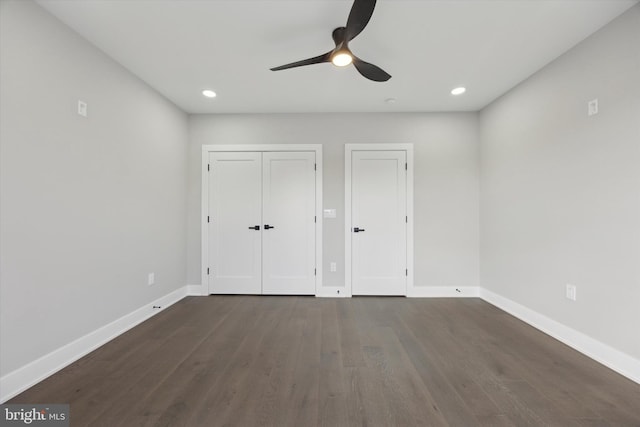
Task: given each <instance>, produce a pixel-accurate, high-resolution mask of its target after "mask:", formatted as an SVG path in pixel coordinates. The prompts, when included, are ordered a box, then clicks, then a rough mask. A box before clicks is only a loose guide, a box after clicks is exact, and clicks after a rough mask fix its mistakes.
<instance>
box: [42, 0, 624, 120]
mask: <svg viewBox="0 0 640 427" xmlns="http://www.w3.org/2000/svg"><path fill="white" fill-rule="evenodd" d="M38 3H39V4H40V5H41V6H42V7H44V8H45V9H47V10H49V11H50V12H51V13H53V14H54V15H55V16H57V17H58V18H59V19H61V20H62V21H63V22H64V23H66V24H67V25H68V26H70V27H71V28H73V29H74V30H76V31H77V32H78V33H80V34H81V35H82V36H83V37H85V38H86V39H88V40H89V41H90V42H92V43H93V44H94V45H96V46H98V47H99V48H100V49H102V50H103V51H104V52H106V53H107V54H108V55H109V56H111V57H112V58H114V59H115V60H116V61H118V62H119V63H121V64H122V65H123V66H124V67H126V68H127V69H129V70H130V71H131V72H133V73H134V74H136V75H137V76H138V77H140V78H141V79H142V80H144V81H145V82H147V83H148V84H149V85H150V86H152V87H153V88H155V89H156V90H157V91H158V92H160V93H162V94H163V95H164V96H166V97H167V98H169V99H170V100H172V101H173V102H174V103H175V104H176V105H178V106H179V107H180V108H182V109H183V110H185V111H187V112H189V113H250V112H251V113H254V112H259V113H270V112H385V111H403V112H407V111H419V112H433V111H476V110H479V109H481V108H482V107H484V106H485V105H487V104H488V103H490V102H491V101H492V100H494V99H496V98H497V97H499V96H500V95H502V94H503V93H505V92H506V91H508V90H509V89H511V88H512V87H514V86H515V85H517V84H518V83H519V82H521V81H522V80H524V79H526V78H527V77H529V76H530V75H531V74H533V73H534V72H536V71H537V70H539V69H540V68H542V67H543V66H544V65H546V64H548V63H549V62H550V61H552V60H553V59H555V58H557V57H558V56H559V55H561V54H562V53H564V52H566V51H567V50H569V49H570V48H571V47H573V46H574V45H575V44H577V43H578V42H580V41H581V40H583V39H585V38H586V37H587V36H589V35H590V34H592V33H594V32H595V31H597V30H598V29H599V28H601V27H602V26H603V25H605V24H607V23H608V22H610V21H611V20H612V19H614V18H615V17H616V16H618V15H620V14H621V13H623V12H624V11H625V10H627V9H628V8H629V7H631V6H633V5H634V4H636V3H637V1H635V0H421V1H418V0H413V1H407V0H379V1H378V3H377V6H376V10H375V12H374V15H373V18H372V19H371V21H370V23H369V26H368V27H367V28H366V29H365V30H364V31H363V32H362V33H361V34H360V35H359V36H358V37H357V38H356V39H354V40H353V42H352V43H350V46H351V48H352V50H353V52H354V53H355V54H356V55H357V56H359V57H360V58H362V59H364V60H365V61H368V62H372V63H374V64H376V65H378V66H379V67H381V68H383V69H384V70H385V71H387V72H388V73H389V74H391V75H392V76H393V78H392V79H391V80H390V81H388V82H386V83H376V82H371V81H369V80H366V79H365V78H363V77H361V76H360V75H359V74H358V73H357V71H356V70H355V69H354V68H353V67H347V69H338V68H336V67H334V66H333V65H331V64H318V65H312V66H308V67H301V68H296V69H291V70H285V71H278V72H272V71H270V70H269V68H271V67H274V66H278V65H282V64H285V63H289V62H293V61H297V60H300V59H305V58H308V57H312V56H316V55H319V54H322V53H325V52H327V51H329V50H331V49H332V48H333V47H334V45H333V41H332V40H331V31H332V30H333V29H334V28H336V27H339V26H344V25H345V23H346V20H347V16H348V14H349V10H350V8H351V4H352V2H351V1H350V0H253V1H250V0H127V1H124V0H83V1H78V0H55V1H54V0H39V1H38ZM460 85H463V86H466V87H467V88H468V91H467V93H466V94H465V95H463V96H460V97H453V96H451V95H450V93H449V92H450V90H451V89H452V88H454V87H456V86H460ZM204 88H211V89H213V90H215V91H216V92H217V93H218V97H217V98H215V99H205V98H204V97H203V96H202V95H201V91H202V89H204ZM387 98H395V99H397V101H396V102H395V103H393V104H390V103H386V102H384V100H385V99H387Z"/></svg>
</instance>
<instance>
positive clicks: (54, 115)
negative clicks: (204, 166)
mask: <svg viewBox="0 0 640 427" xmlns="http://www.w3.org/2000/svg"><path fill="white" fill-rule="evenodd" d="M0 16H1V18H0V19H1V21H0V31H1V33H0V43H1V45H0V52H1V56H2V60H1V61H0V92H1V93H2V97H1V101H0V102H1V104H0V121H1V123H2V125H1V130H0V157H1V160H0V161H1V163H0V166H1V168H0V171H1V172H0V180H1V184H0V185H1V194H2V199H1V207H0V218H1V222H0V232H1V236H2V238H1V242H0V251H1V255H2V256H1V258H0V285H1V286H0V293H1V295H0V339H1V345H0V348H1V350H0V375H5V374H7V373H9V372H11V371H13V370H15V369H17V368H19V367H21V366H23V365H25V364H27V363H29V362H31V361H33V360H35V359H37V358H39V357H41V356H43V355H45V354H47V353H49V352H50V351H52V350H55V349H57V348H59V347H61V346H63V345H65V344H67V343H69V342H71V341H73V340H74V339H76V338H79V337H81V336H83V335H84V334H86V333H88V332H91V331H94V330H95V329H97V328H99V327H101V326H104V325H105V324H107V323H109V322H111V321H113V320H115V319H117V318H119V317H120V316H122V315H124V314H127V313H130V312H132V311H133V310H135V309H137V308H139V307H141V306H142V305H144V304H146V303H149V302H151V301H153V300H155V299H157V298H158V297H160V296H163V295H165V294H168V293H169V292H171V291H173V290H175V289H177V288H179V287H182V286H184V285H186V257H185V247H186V222H185V218H186V184H187V183H186V176H187V172H186V168H187V159H186V152H187V150H186V144H187V139H188V128H187V125H188V121H187V116H186V115H185V114H184V113H183V112H181V111H180V110H178V109H177V108H176V107H175V106H174V105H173V104H171V103H169V102H168V101H167V100H166V99H164V98H162V97H161V96H159V95H158V94H157V93H156V92H155V91H153V90H152V89H151V88H149V87H148V86H146V85H145V84H144V83H142V82H141V81H140V80H138V79H136V78H135V77H133V76H132V75H131V74H130V73H129V72H127V71H126V70H125V69H123V68H122V67H121V66H119V65H118V64H116V63H115V62H114V61H113V60H111V59H109V58H108V57H107V56H105V55H104V54H103V53H102V52H100V51H98V50H97V49H96V48H94V47H92V46H91V45H90V44H89V43H88V42H86V41H85V40H84V39H82V38H81V37H79V36H78V35H77V34H75V33H74V32H72V31H71V30H70V29H68V28H67V27H66V26H64V25H62V24H61V23H60V22H59V21H57V20H56V19H55V18H53V17H52V16H51V15H49V14H48V13H47V12H45V11H44V10H43V9H41V8H40V7H39V6H37V5H35V4H33V3H32V2H28V1H2V2H1V5H0ZM78 99H82V100H84V101H86V102H88V104H89V117H88V118H86V119H85V118H82V117H80V116H78V115H77V114H76V111H75V109H76V103H77V100H78ZM148 272H155V275H156V285H155V286H147V273H148Z"/></svg>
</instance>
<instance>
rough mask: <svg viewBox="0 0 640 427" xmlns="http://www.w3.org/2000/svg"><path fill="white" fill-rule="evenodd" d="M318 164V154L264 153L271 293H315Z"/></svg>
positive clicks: (266, 272)
mask: <svg viewBox="0 0 640 427" xmlns="http://www.w3.org/2000/svg"><path fill="white" fill-rule="evenodd" d="M314 163H315V153H313V152H265V153H263V180H262V181H263V207H262V209H263V225H264V228H265V229H264V230H263V233H262V238H263V240H262V248H263V251H262V256H263V264H262V266H263V286H262V289H263V293H265V294H297V295H305V294H307V295H312V294H315V272H314V270H315V221H314V215H315V168H314ZM267 225H269V226H270V227H274V228H271V229H266V226H267Z"/></svg>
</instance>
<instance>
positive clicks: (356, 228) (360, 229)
mask: <svg viewBox="0 0 640 427" xmlns="http://www.w3.org/2000/svg"><path fill="white" fill-rule="evenodd" d="M361 231H364V228H358V227H355V228H354V229H353V232H354V233H360V232H361Z"/></svg>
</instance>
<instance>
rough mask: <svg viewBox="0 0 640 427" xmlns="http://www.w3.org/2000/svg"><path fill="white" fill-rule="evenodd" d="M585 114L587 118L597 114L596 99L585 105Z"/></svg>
mask: <svg viewBox="0 0 640 427" xmlns="http://www.w3.org/2000/svg"><path fill="white" fill-rule="evenodd" d="M587 114H588V115H589V116H593V115H596V114H598V98H596V99H592V100H591V101H589V102H588V103H587Z"/></svg>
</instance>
